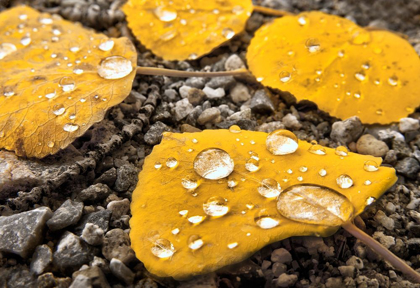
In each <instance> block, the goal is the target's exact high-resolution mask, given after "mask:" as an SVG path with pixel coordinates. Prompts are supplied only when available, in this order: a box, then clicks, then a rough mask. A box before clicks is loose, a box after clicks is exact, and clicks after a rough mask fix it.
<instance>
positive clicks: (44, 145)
mask: <svg viewBox="0 0 420 288" xmlns="http://www.w3.org/2000/svg"><path fill="white" fill-rule="evenodd" d="M0 23H2V26H1V27H0V67H1V72H0V74H1V78H0V148H5V149H8V150H14V151H15V152H16V154H17V155H19V156H28V157H38V158H42V157H44V156H47V155H49V154H54V153H56V152H57V151H58V150H60V149H63V148H65V147H67V146H68V145H69V144H70V143H71V142H72V141H73V140H74V139H75V138H77V137H79V136H81V135H82V134H83V133H84V132H85V131H86V130H87V129H88V128H89V127H90V126H91V125H92V124H94V123H96V122H98V121H101V120H102V119H103V117H104V114H105V112H106V110H107V109H108V108H109V107H111V106H114V105H116V104H118V103H120V102H121V101H122V100H124V98H125V97H126V96H127V95H128V94H129V92H130V91H131V86H132V81H133V79H134V76H135V74H136V72H135V67H136V58H137V54H136V51H135V48H134V46H133V44H132V43H131V42H130V41H129V40H128V39H127V38H118V39H116V38H108V37H107V36H105V35H103V34H97V33H94V32H93V31H91V30H88V29H86V28H83V27H82V26H81V25H78V24H72V23H70V22H68V21H65V20H62V19H61V18H60V17H59V16H54V15H49V14H41V13H39V12H38V11H36V10H33V9H31V8H29V7H24V6H21V7H16V8H13V9H9V10H7V11H4V12H2V13H1V14H0Z"/></svg>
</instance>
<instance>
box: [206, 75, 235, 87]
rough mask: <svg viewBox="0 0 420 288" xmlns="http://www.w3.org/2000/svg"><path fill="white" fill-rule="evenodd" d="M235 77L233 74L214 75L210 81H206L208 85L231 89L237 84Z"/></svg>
mask: <svg viewBox="0 0 420 288" xmlns="http://www.w3.org/2000/svg"><path fill="white" fill-rule="evenodd" d="M235 82H236V81H235V78H233V76H226V77H214V78H211V80H210V81H209V82H207V83H206V86H207V87H210V88H213V89H217V88H223V89H224V90H229V89H230V87H232V86H233V85H234V84H235Z"/></svg>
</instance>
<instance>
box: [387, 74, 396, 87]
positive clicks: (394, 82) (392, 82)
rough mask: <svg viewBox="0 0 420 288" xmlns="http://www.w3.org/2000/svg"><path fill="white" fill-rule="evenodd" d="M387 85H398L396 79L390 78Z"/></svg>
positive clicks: (394, 77)
mask: <svg viewBox="0 0 420 288" xmlns="http://www.w3.org/2000/svg"><path fill="white" fill-rule="evenodd" d="M388 84H389V85H391V86H397V85H398V77H397V76H392V77H389V78H388Z"/></svg>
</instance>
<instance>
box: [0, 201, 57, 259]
mask: <svg viewBox="0 0 420 288" xmlns="http://www.w3.org/2000/svg"><path fill="white" fill-rule="evenodd" d="M52 214H53V213H52V212H51V210H50V208H48V207H41V208H37V209H34V210H31V211H27V212H22V213H19V214H15V215H11V216H2V217H0V252H8V253H14V254H17V255H19V256H21V257H22V258H26V257H28V256H30V255H31V253H32V252H33V250H34V249H35V247H36V246H37V245H38V244H39V243H40V242H41V241H42V239H43V231H44V227H45V223H46V222H47V221H48V219H50V218H51V216H52Z"/></svg>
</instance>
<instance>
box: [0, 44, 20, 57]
mask: <svg viewBox="0 0 420 288" xmlns="http://www.w3.org/2000/svg"><path fill="white" fill-rule="evenodd" d="M16 50H17V49H16V46H15V45H13V44H11V43H2V44H0V59H3V58H4V57H6V56H7V55H9V54H11V53H13V52H15V51H16Z"/></svg>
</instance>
